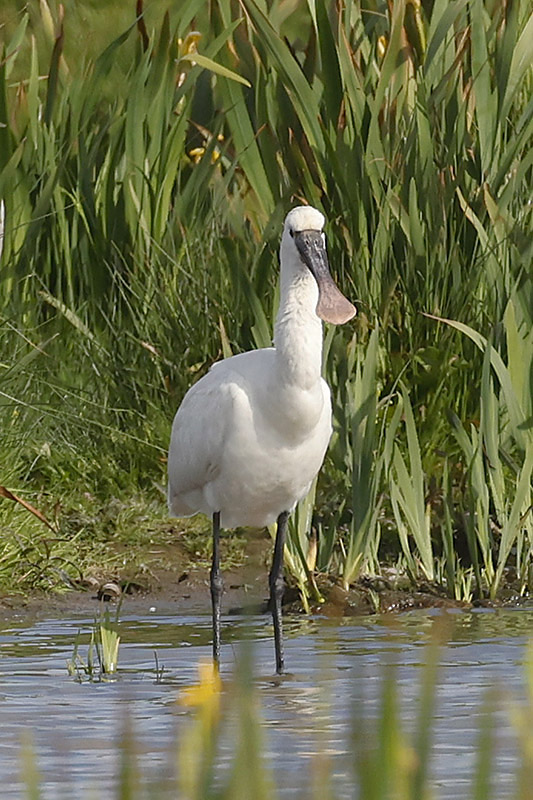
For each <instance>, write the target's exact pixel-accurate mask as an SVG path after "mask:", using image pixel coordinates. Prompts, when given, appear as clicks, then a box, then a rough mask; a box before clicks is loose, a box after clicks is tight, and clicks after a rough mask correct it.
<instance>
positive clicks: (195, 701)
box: [178, 661, 222, 718]
mask: <svg viewBox="0 0 533 800" xmlns="http://www.w3.org/2000/svg"><path fill="white" fill-rule="evenodd" d="M198 679H199V680H198V683H197V684H194V685H193V686H188V687H187V688H186V689H183V691H182V692H181V693H180V695H179V696H178V703H179V705H181V706H188V707H189V708H197V709H198V710H199V711H200V712H205V713H206V714H208V715H209V716H210V717H211V718H216V717H217V716H218V711H219V707H220V694H221V690H222V681H221V678H220V673H219V671H218V667H217V666H216V664H215V663H214V661H201V662H200V663H199V664H198Z"/></svg>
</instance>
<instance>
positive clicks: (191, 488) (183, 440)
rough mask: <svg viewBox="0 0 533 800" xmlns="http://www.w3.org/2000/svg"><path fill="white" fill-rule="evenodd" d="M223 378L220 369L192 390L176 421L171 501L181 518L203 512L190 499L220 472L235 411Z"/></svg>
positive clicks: (171, 450)
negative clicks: (227, 435)
mask: <svg viewBox="0 0 533 800" xmlns="http://www.w3.org/2000/svg"><path fill="white" fill-rule="evenodd" d="M222 377H223V376H222V375H220V374H219V369H218V365H217V369H215V370H214V371H210V372H208V373H207V375H205V376H204V377H203V378H201V380H199V381H198V383H196V384H195V385H194V386H192V387H191V389H189V391H188V392H187V394H186V395H185V397H184V399H183V402H182V404H181V406H180V407H179V409H178V411H177V413H176V416H175V418H174V423H173V425H172V435H171V439H170V448H169V454H168V500H169V505H170V508H171V511H173V513H175V514H177V515H178V516H181V515H184V516H185V515H187V514H194V513H196V511H199V510H201V509H199V508H194V507H192V506H191V505H189V504H190V503H191V497H193V496H194V493H195V492H198V491H200V492H201V490H202V488H203V487H204V486H205V485H206V484H207V483H209V482H210V481H212V480H214V479H215V478H216V477H217V475H218V472H219V470H220V465H221V460H222V452H223V448H224V440H225V436H226V431H227V429H228V425H230V424H231V420H232V417H233V407H234V392H233V391H232V388H233V387H232V384H231V381H228V380H221V378H222Z"/></svg>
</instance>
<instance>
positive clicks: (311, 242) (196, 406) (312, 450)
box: [168, 206, 356, 674]
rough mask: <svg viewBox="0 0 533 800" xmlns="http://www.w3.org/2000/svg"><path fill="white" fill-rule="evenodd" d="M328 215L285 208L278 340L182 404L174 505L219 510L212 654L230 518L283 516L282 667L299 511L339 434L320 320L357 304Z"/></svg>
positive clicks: (274, 591)
mask: <svg viewBox="0 0 533 800" xmlns="http://www.w3.org/2000/svg"><path fill="white" fill-rule="evenodd" d="M324 222H325V220H324V216H323V215H322V214H321V213H320V211H318V210H317V209H316V208H312V207H310V206H298V207H297V208H293V209H292V211H290V212H289V213H288V215H287V217H286V219H285V224H284V227H283V234H282V238H281V247H280V264H281V275H280V304H279V311H278V315H277V318H276V323H275V326H274V346H273V347H266V348H263V349H260V350H252V351H249V352H246V353H241V354H239V355H235V356H232V357H231V358H226V359H224V360H223V361H219V362H217V363H215V364H214V365H213V366H212V367H211V369H210V370H209V372H208V373H207V374H206V375H204V377H202V378H201V379H200V380H199V381H198V382H197V383H195V384H194V385H193V386H192V387H191V388H190V389H189V391H188V392H187V394H186V395H185V397H184V399H183V401H182V403H181V406H180V407H179V409H178V411H177V413H176V416H175V418H174V423H173V426H172V434H171V440H170V449H169V454H168V505H169V509H170V512H171V514H173V515H174V516H176V517H187V516H192V515H194V514H196V513H198V512H203V513H204V514H207V515H208V516H210V517H211V519H212V521H213V559H212V565H211V572H210V586H211V603H212V615H213V659H214V662H215V664H216V665H217V666H218V665H219V661H220V603H221V596H222V591H223V585H222V578H221V575H220V569H219V557H220V544H219V538H220V529H221V528H234V527H237V526H254V527H262V526H265V525H270V524H271V523H273V522H274V521H277V531H276V539H275V544H274V556H273V561H272V568H271V570H270V575H269V588H270V608H271V611H272V618H273V623H274V642H275V652H276V672H277V673H278V674H281V673H283V670H284V654H283V631H282V621H281V601H282V596H283V589H284V579H283V550H284V546H285V538H286V531H287V521H288V517H289V514H290V513H291V511H292V510H293V509H294V508H295V506H296V504H297V503H298V501H299V500H301V499H302V498H303V497H305V495H306V494H307V492H308V491H309V488H310V486H311V483H312V482H313V480H314V478H315V476H316V475H317V473H318V471H319V469H320V467H321V466H322V462H323V460H324V456H325V453H326V449H327V446H328V443H329V440H330V437H331V432H332V429H331V399H330V391H329V387H328V385H327V383H326V382H325V381H324V380H323V379H322V377H321V368H322V322H321V320H324V321H326V322H331V323H333V324H335V325H339V324H342V323H344V322H347V321H348V320H349V319H351V318H352V317H353V316H354V314H355V313H356V309H355V308H354V306H353V305H352V304H351V303H350V301H349V300H347V299H346V297H345V296H344V295H343V294H342V293H341V292H340V291H339V289H338V288H337V286H336V284H335V282H334V281H333V278H332V277H331V274H330V271H329V263H328V257H327V252H326V241H325V235H324V233H323V228H324Z"/></svg>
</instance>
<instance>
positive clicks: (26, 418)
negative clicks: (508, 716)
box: [0, 0, 533, 597]
mask: <svg viewBox="0 0 533 800" xmlns="http://www.w3.org/2000/svg"><path fill="white" fill-rule="evenodd" d="M141 10H142V7H141ZM30 11H31V14H28V13H27V12H26V11H17V10H16V9H14V10H13V13H11V14H10V15H8V17H7V18H5V20H4V18H2V22H3V27H2V28H0V38H1V39H2V40H3V51H2V52H3V56H0V200H1V201H2V203H3V205H2V208H3V209H5V215H4V217H5V218H4V220H3V226H4V236H3V238H2V242H3V252H2V255H1V257H0V258H1V260H0V424H1V426H2V430H3V431H5V436H4V437H3V439H2V440H1V441H0V458H1V464H2V473H1V474H0V484H1V485H4V486H7V487H8V488H9V489H12V490H15V491H17V490H18V493H20V492H21V491H22V492H27V493H28V496H29V497H30V499H34V500H36V499H39V492H41V493H42V492H43V491H46V492H49V493H51V494H52V495H54V498H55V499H56V500H57V499H58V498H61V497H64V496H65V495H70V494H71V493H72V492H74V493H76V492H79V487H80V486H82V485H83V487H84V490H86V491H89V492H91V493H93V494H94V495H96V496H99V497H101V498H105V497H108V496H109V494H118V495H123V496H124V495H128V494H131V493H135V494H137V493H138V492H139V491H144V492H150V491H151V487H152V486H153V484H154V483H155V484H163V483H164V467H165V463H164V458H165V449H166V444H167V440H168V432H169V423H170V420H171V418H172V414H173V412H174V410H175V408H176V406H177V404H178V402H179V399H180V398H181V396H182V395H183V393H184V391H185V389H186V387H187V386H188V385H190V383H191V382H192V381H194V380H195V379H196V377H197V376H199V375H200V374H202V373H203V372H204V371H205V370H206V369H207V367H208V366H209V364H210V363H212V361H213V360H215V359H216V358H218V357H221V356H222V355H223V354H226V355H227V354H228V353H229V352H238V351H239V350H242V349H247V348H250V347H254V346H264V345H268V344H269V343H270V339H271V329H272V320H273V318H274V315H275V308H276V288H275V277H276V269H275V266H274V265H275V262H276V250H277V246H278V239H279V226H280V223H281V220H282V219H283V215H284V213H285V212H286V210H287V208H288V207H289V206H290V204H291V203H293V202H300V201H302V200H305V201H307V202H310V203H313V204H315V205H318V206H320V207H322V208H323V209H324V211H325V213H326V216H327V218H328V231H327V232H328V243H329V251H330V256H331V263H332V267H333V270H334V272H335V273H336V275H337V277H338V279H339V281H340V283H341V284H342V285H343V288H344V290H345V291H346V292H347V294H349V295H350V296H352V297H353V298H354V299H356V300H358V306H359V318H358V320H357V321H356V322H355V326H354V327H351V328H350V329H346V330H339V331H335V332H333V331H328V332H327V335H326V356H327V357H326V359H325V374H326V378H327V380H328V382H329V383H330V385H331V386H332V389H333V400H334V415H335V438H334V440H333V442H332V446H331V449H330V453H329V455H328V458H327V462H326V466H325V469H324V471H323V473H322V475H321V478H320V480H319V483H318V486H317V489H316V498H315V501H314V514H311V513H310V510H311V508H310V507H311V505H312V503H311V501H310V500H308V501H307V507H306V508H304V509H302V511H301V513H300V515H299V517H298V519H297V521H296V522H295V524H294V525H293V527H292V528H291V544H290V548H291V550H290V558H292V562H293V569H294V571H295V573H296V574H297V576H298V580H299V582H300V583H301V584H302V589H303V591H304V592H305V591H306V589H305V585H306V582H307V583H309V581H310V580H311V579H312V573H313V570H314V568H315V567H316V568H317V569H319V570H322V571H326V572H329V573H330V574H333V575H336V576H337V575H338V576H339V578H340V579H341V580H342V581H343V582H344V583H345V585H349V584H350V583H351V582H353V581H354V580H356V579H357V577H358V575H359V574H360V573H361V571H364V570H372V571H377V570H378V569H379V561H380V560H381V559H382V553H383V551H384V549H385V550H386V552H387V553H389V554H390V553H391V552H392V553H393V554H395V555H396V556H397V557H398V558H399V559H400V566H401V567H402V569H405V570H406V571H407V573H408V574H409V575H410V577H411V578H412V580H413V581H415V582H416V581H418V580H420V579H422V578H423V579H426V580H427V579H429V580H438V581H440V582H442V583H444V584H445V585H446V587H447V589H448V591H449V593H450V594H451V595H452V596H457V597H459V596H469V595H470V594H471V586H472V584H471V580H470V577H469V576H470V575H472V574H473V575H474V577H475V582H474V585H475V590H476V592H477V594H479V595H484V594H487V593H490V594H491V595H492V596H495V595H496V594H497V593H498V591H499V588H500V586H501V585H502V582H505V581H506V580H507V579H508V577H509V576H511V574H512V575H513V576H516V580H514V579H513V580H514V584H513V585H514V586H515V588H516V589H517V591H522V592H524V591H527V590H528V586H529V583H528V581H529V578H528V572H529V568H530V560H531V558H530V557H531V547H532V530H531V515H530V511H529V510H528V509H529V508H530V493H531V458H532V456H531V446H530V442H529V439H530V433H531V414H532V410H531V399H530V398H531V380H530V375H531V370H530V365H531V358H532V356H531V352H532V340H531V334H530V331H531V329H532V327H533V326H532V325H531V309H532V308H533V300H532V298H533V289H532V283H531V278H530V269H531V258H532V241H533V238H532V236H531V233H532V213H533V212H532V208H531V202H530V198H531V178H532V169H533V167H532V158H531V154H532V152H533V151H532V149H531V142H532V141H533V137H532V133H533V102H532V100H531V88H532V86H533V74H532V68H531V63H532V62H533V58H532V56H533V53H532V44H531V43H532V42H533V37H532V36H531V33H532V31H533V16H532V15H531V8H530V4H528V3H527V2H526V0H517V2H515V3H512V4H503V5H502V4H497V3H491V2H489V0H456V2H453V3H448V2H444V0H436V2H434V3H432V4H429V3H419V2H417V0H397V1H396V2H394V3H392V4H388V3H386V2H381V0H372V2H365V3H359V2H357V3H350V4H346V6H345V7H344V6H338V4H335V3H330V2H326V0H317V2H316V3H313V4H309V5H304V6H299V7H298V8H295V9H294V10H292V11H288V9H287V8H286V6H285V4H283V3H281V2H278V0H273V2H268V3H262V2H255V1H254V0H243V2H242V4H241V5H239V6H237V5H236V4H234V3H232V2H230V0H212V1H211V2H207V1H206V0H191V2H189V3H187V4H185V6H184V7H183V8H182V7H181V6H180V9H175V8H173V9H172V13H171V14H169V15H166V14H165V13H164V9H163V8H162V7H160V6H159V5H158V7H157V9H155V7H154V9H150V10H149V9H148V8H147V9H146V14H145V16H144V17H143V19H144V21H145V25H144V26H143V25H142V24H141V22H140V21H137V20H136V10H135V3H133V2H132V3H131V9H130V14H129V18H126V16H124V17H121V20H123V21H122V22H120V23H117V24H120V25H121V26H122V27H121V28H120V31H121V32H120V35H119V36H118V37H116V38H114V39H112V40H111V41H110V38H111V37H108V38H107V39H106V43H105V44H102V46H101V47H100V49H99V50H98V52H96V53H95V49H94V48H95V45H94V42H92V43H91V45H90V47H89V46H88V47H87V48H85V47H84V45H83V40H82V39H80V36H79V30H78V29H77V28H76V24H77V23H76V19H77V17H76V14H77V12H75V11H74V10H72V9H69V8H67V9H66V10H65V12H64V14H63V11H62V10H61V7H60V6H59V5H56V4H55V3H50V4H48V3H46V2H42V3H40V4H39V5H37V4H33V5H31V6H30ZM115 12H116V13H117V14H118V13H119V12H118V11H117V10H116V9H115V11H114V12H113V13H115ZM120 14H126V11H125V10H124V8H121V10H120ZM117 19H118V17H117ZM196 29H198V30H199V31H200V32H201V34H202V38H201V39H200V40H199V41H197V39H196V38H195V37H194V36H190V34H191V32H192V31H193V30H196ZM75 44H76V45H77V47H76V48H75V47H74V45H75ZM195 48H197V50H198V52H199V54H200V55H199V56H198V57H197V58H195ZM435 317H437V318H438V320H447V322H445V323H444V322H442V321H441V322H439V321H438V320H436V319H435ZM454 325H455V328H454ZM457 329H458V330H459V331H460V333H459V332H458V330H457ZM354 334H355V336H354ZM45 487H46V489H45ZM1 502H2V505H1V506H0V515H1V516H0V525H2V527H7V525H8V523H7V522H6V516H5V515H6V514H7V513H8V512H6V511H5V508H6V506H7V503H6V501H3V500H2V501H1ZM47 502H48V501H47ZM50 502H51V503H53V500H52V499H50ZM9 513H12V512H11V511H10V512H9ZM310 519H311V520H312V522H311V523H310V522H309V520H310ZM311 524H312V525H313V526H314V528H315V531H316V532H317V547H316V552H314V553H311V555H310V553H309V547H308V545H307V542H306V539H305V537H306V533H307V531H306V530H305V529H306V528H307V529H308V528H309V527H310V525H311ZM465 542H466V548H465V547H464V546H462V545H463V544H464V543H465ZM313 548H314V545H312V548H311V549H313ZM8 555H9V554H8ZM310 564H311V567H310V566H309V565H310ZM509 567H511V568H512V570H511V571H509V569H508V568H509Z"/></svg>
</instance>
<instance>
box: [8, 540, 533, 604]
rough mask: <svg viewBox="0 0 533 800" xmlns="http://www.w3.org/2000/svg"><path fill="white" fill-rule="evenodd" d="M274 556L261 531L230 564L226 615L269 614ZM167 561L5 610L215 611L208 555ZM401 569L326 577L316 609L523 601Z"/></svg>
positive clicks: (292, 600)
mask: <svg viewBox="0 0 533 800" xmlns="http://www.w3.org/2000/svg"><path fill="white" fill-rule="evenodd" d="M271 553H272V542H271V539H270V537H269V536H268V535H265V534H261V535H259V534H258V535H256V536H252V537H250V538H249V539H248V541H247V545H246V552H245V556H244V558H243V560H242V563H241V564H239V565H238V566H235V567H229V568H226V569H223V580H224V596H223V613H224V614H235V613H250V612H255V613H266V612H267V611H268V602H267V599H268V569H269V564H270V558H271ZM162 563H164V564H165V566H162V567H159V566H158V562H157V559H155V560H154V561H152V562H151V563H150V562H148V565H147V566H146V569H145V571H144V573H143V574H138V575H128V574H120V572H115V573H113V574H105V573H104V574H102V575H100V576H99V577H98V578H94V577H89V578H87V579H85V580H84V581H80V585H79V586H75V585H72V586H71V587H70V588H68V587H65V590H64V591H63V590H61V591H51V592H39V593H35V594H29V595H27V596H26V595H19V594H16V593H14V594H5V595H4V596H2V597H0V609H1V610H2V613H3V615H4V617H6V616H7V617H8V616H9V615H10V614H11V613H12V614H16V615H17V616H20V615H21V614H27V615H30V616H35V617H41V616H43V615H48V614H54V615H56V614H57V615H60V614H63V613H68V612H73V611H79V612H82V613H83V612H85V611H86V612H88V613H95V612H96V611H97V610H98V608H99V606H100V604H101V601H102V600H103V601H109V602H111V603H116V602H117V601H119V600H122V602H123V604H124V605H123V607H124V608H125V609H127V610H128V611H134V609H135V608H136V607H143V608H144V607H146V605H147V604H148V603H149V604H150V605H153V606H164V607H169V606H172V607H174V606H175V607H176V612H177V613H179V614H184V615H186V614H190V613H192V612H196V613H198V612H201V613H206V614H208V613H210V607H211V606H210V592H209V568H208V566H207V564H206V563H205V560H202V559H200V563H198V561H195V558H194V556H191V555H190V554H189V556H188V557H183V554H182V556H181V557H180V558H178V559H177V560H176V562H175V563H173V565H172V568H170V569H169V568H168V563H169V560H168V558H165V559H162ZM390 574H394V571H393V570H387V569H385V570H384V574H383V575H381V576H368V575H365V576H362V577H361V578H359V579H358V581H357V582H356V583H355V584H354V585H353V586H351V587H350V588H349V589H344V588H343V587H342V586H341V584H340V582H339V581H335V580H333V579H331V578H328V577H327V576H322V575H320V576H318V577H317V584H318V589H319V592H320V594H321V596H322V602H318V601H313V599H312V598H311V600H310V606H311V611H312V612H313V613H319V614H321V615H324V616H329V617H346V616H365V615H371V614H382V613H398V612H402V611H409V610H412V609H417V608H441V609H468V608H472V607H476V606H483V607H490V606H493V605H496V606H499V605H504V604H508V603H509V602H511V603H512V604H514V605H516V604H519V603H520V601H521V598H519V597H517V596H516V595H515V596H514V597H513V598H512V599H511V598H509V599H507V600H503V601H499V602H496V603H492V602H490V601H488V600H487V601H485V600H483V601H473V602H472V603H466V602H459V601H456V600H453V599H451V598H449V597H447V596H446V594H445V592H444V591H443V589H442V588H441V587H438V586H436V585H430V584H421V585H420V586H419V587H417V588H413V587H411V586H408V585H406V583H405V581H404V582H403V583H402V586H401V587H398V586H397V585H395V580H394V579H393V578H392V579H391V577H390ZM288 578H289V579H288V585H287V588H286V592H285V598H284V609H285V611H286V612H287V613H293V614H299V613H304V609H303V605H302V601H301V598H300V596H299V592H298V590H297V588H296V586H295V585H294V583H293V582H291V580H290V576H288Z"/></svg>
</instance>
